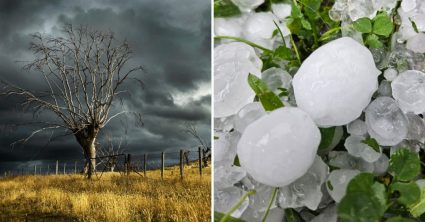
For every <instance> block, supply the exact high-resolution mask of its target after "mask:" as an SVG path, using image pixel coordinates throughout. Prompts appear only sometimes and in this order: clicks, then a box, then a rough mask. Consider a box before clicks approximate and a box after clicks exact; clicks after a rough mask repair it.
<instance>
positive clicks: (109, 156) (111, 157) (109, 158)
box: [96, 135, 124, 172]
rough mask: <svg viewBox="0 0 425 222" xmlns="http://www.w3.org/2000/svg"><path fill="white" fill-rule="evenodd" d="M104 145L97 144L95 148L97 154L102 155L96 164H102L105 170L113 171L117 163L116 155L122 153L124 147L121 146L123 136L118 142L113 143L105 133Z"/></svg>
mask: <svg viewBox="0 0 425 222" xmlns="http://www.w3.org/2000/svg"><path fill="white" fill-rule="evenodd" d="M106 142H107V144H106V146H99V147H98V148H97V149H96V153H97V156H100V157H103V158H101V159H99V161H98V162H97V163H96V164H97V166H99V165H103V166H104V167H105V169H106V170H109V171H111V172H114V170H115V167H116V166H117V163H118V155H122V154H123V151H124V149H123V148H122V144H123V138H120V139H119V142H118V144H114V141H113V138H112V136H111V135H107V138H106Z"/></svg>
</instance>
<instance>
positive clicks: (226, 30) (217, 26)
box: [214, 18, 242, 37]
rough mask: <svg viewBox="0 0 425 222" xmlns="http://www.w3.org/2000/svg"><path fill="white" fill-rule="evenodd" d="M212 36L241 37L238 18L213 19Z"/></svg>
mask: <svg viewBox="0 0 425 222" xmlns="http://www.w3.org/2000/svg"><path fill="white" fill-rule="evenodd" d="M214 34H215V35H217V36H235V37H241V36H242V28H241V19H240V18H215V19H214Z"/></svg>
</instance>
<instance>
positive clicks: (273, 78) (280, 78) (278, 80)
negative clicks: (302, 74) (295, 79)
mask: <svg viewBox="0 0 425 222" xmlns="http://www.w3.org/2000/svg"><path fill="white" fill-rule="evenodd" d="M261 79H262V80H263V81H264V82H265V83H266V84H267V86H268V87H269V89H270V90H272V91H273V92H274V93H276V94H278V93H279V92H281V91H280V90H279V89H278V88H285V89H289V87H290V86H291V81H292V76H291V75H289V73H288V72H286V71H285V70H283V69H281V68H276V67H272V68H270V69H267V70H265V71H264V72H263V73H261Z"/></svg>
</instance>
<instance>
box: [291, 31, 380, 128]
mask: <svg viewBox="0 0 425 222" xmlns="http://www.w3.org/2000/svg"><path fill="white" fill-rule="evenodd" d="M378 74H379V70H378V69H377V68H376V66H375V63H374V60H373V57H372V54H371V53H370V51H369V50H368V49H367V48H366V47H364V46H363V45H361V44H360V43H358V42H356V41H355V40H353V39H351V38H348V37H343V38H339V39H337V40H334V41H331V42H329V43H327V44H325V45H323V46H321V47H320V48H318V49H317V50H316V51H314V52H313V53H312V54H311V55H310V56H309V57H308V58H307V59H306V60H305V61H304V62H303V64H302V65H301V67H300V69H299V70H298V72H297V73H296V74H295V76H294V79H293V81H292V83H293V87H294V93H295V99H296V101H297V105H298V107H300V108H301V109H303V110H304V111H306V112H307V113H308V114H309V115H310V116H311V118H312V119H313V120H314V121H315V122H316V124H317V125H319V126H322V127H328V126H340V125H345V124H347V123H349V122H351V121H353V120H355V119H356V118H358V117H359V116H360V114H361V113H362V110H363V109H364V108H365V107H366V106H367V105H368V104H369V102H370V100H371V97H372V94H373V93H374V92H375V91H376V89H377V88H378Z"/></svg>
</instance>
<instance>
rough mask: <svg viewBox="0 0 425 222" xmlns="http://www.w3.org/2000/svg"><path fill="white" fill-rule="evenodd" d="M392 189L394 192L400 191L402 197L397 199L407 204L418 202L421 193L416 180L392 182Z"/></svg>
mask: <svg viewBox="0 0 425 222" xmlns="http://www.w3.org/2000/svg"><path fill="white" fill-rule="evenodd" d="M390 190H391V192H392V193H394V192H395V191H398V192H399V193H400V197H399V198H398V199H397V201H398V202H399V203H400V204H403V205H405V206H410V205H412V204H414V203H416V202H417V201H418V200H419V197H420V195H421V190H420V189H419V187H418V185H416V183H415V182H410V183H403V182H395V183H393V184H391V186H390Z"/></svg>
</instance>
